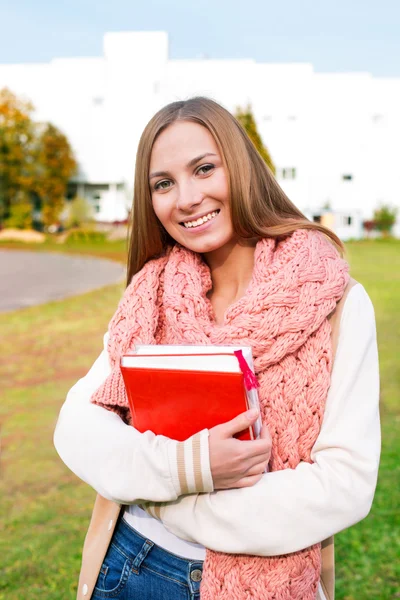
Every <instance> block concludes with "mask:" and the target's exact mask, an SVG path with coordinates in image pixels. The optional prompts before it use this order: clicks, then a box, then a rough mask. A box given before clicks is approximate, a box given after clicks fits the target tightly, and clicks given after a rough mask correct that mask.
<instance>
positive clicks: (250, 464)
mask: <svg viewBox="0 0 400 600" xmlns="http://www.w3.org/2000/svg"><path fill="white" fill-rule="evenodd" d="M269 458H270V456H269V454H263V455H262V456H255V457H254V458H252V459H251V460H249V461H247V463H246V465H245V467H244V470H243V474H244V475H248V474H249V471H252V470H254V469H257V468H258V473H261V472H262V471H265V469H266V467H267V465H268V462H269ZM251 475H254V473H251Z"/></svg>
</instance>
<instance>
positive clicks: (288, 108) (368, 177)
mask: <svg viewBox="0 0 400 600" xmlns="http://www.w3.org/2000/svg"><path fill="white" fill-rule="evenodd" d="M2 87H8V88H9V89H11V90H12V91H13V92H14V93H16V94H18V95H21V96H24V97H25V98H27V99H30V100H31V101H32V102H33V104H34V105H35V107H36V109H37V112H36V118H38V119H43V120H49V121H52V122H53V123H54V124H56V125H57V126H58V127H60V128H61V129H62V130H63V131H64V132H65V133H66V135H67V136H68V138H69V140H70V142H71V144H72V146H73V148H74V151H75V153H76V157H77V159H78V162H79V166H80V168H79V174H78V177H77V178H76V180H75V183H76V185H77V187H78V188H79V189H78V192H79V193H80V194H84V195H85V196H86V197H87V198H89V199H90V200H92V201H93V203H94V204H95V206H96V210H97V218H98V219H99V220H104V221H113V220H121V219H124V218H125V216H126V211H127V207H128V206H129V205H130V203H131V195H132V185H133V176H134V162H135V152H136V147H137V143H138V140H139V137H140V134H141V131H142V130H143V127H144V126H145V124H146V123H147V121H148V120H149V119H150V117H151V116H152V115H153V114H154V112H155V111H156V110H157V109H158V108H160V107H161V106H163V105H164V104H166V103H168V102H171V101H174V100H181V99H185V98H188V97H190V96H193V95H207V96H210V97H212V98H214V99H215V100H217V101H219V102H221V103H222V104H223V105H224V106H225V107H226V108H228V109H229V110H231V111H234V110H235V108H236V106H238V105H242V106H244V105H246V104H247V103H251V105H252V107H253V111H254V114H255V117H256V120H257V123H258V127H259V131H260V133H261V135H262V138H263V140H264V143H265V144H266V145H267V147H268V148H269V150H270V153H271V155H272V158H273V160H274V162H275V165H276V166H277V178H278V181H279V182H280V184H281V185H282V187H283V188H284V190H285V191H286V193H287V194H288V195H289V197H290V198H291V199H292V200H293V201H294V202H295V203H296V204H297V205H298V206H299V208H300V209H302V210H304V211H305V212H306V213H307V214H309V215H314V216H315V217H316V218H318V215H319V214H320V212H321V207H323V206H325V205H327V204H329V206H330V207H331V208H332V209H333V211H334V212H335V213H338V215H340V217H339V221H340V234H341V236H342V238H343V239H346V238H348V237H357V231H358V230H359V229H360V228H359V227H358V226H357V227H354V224H355V223H356V222H357V223H359V222H361V221H362V219H368V218H371V216H372V213H373V210H374V208H376V207H377V206H378V205H379V204H380V203H385V204H390V205H397V206H400V169H399V166H398V165H399V162H400V149H399V141H398V140H399V139H400V111H399V106H400V78H390V79H389V78H376V77H373V76H372V75H370V74H369V73H315V72H314V70H313V66H312V65H311V64H303V63H298V64H296V63H293V64H270V63H256V62H255V61H254V60H249V59H246V60H209V59H201V60H170V59H169V57H168V35H167V33H165V32H124V33H107V34H106V35H105V36H104V55H103V57H98V58H73V59H54V60H52V61H51V62H50V63H47V64H21V65H19V64H18V65H0V88H2ZM346 223H348V227H349V229H346V227H347V226H346ZM350 230H351V231H350ZM338 233H339V231H338ZM396 233H397V235H399V236H400V225H399V224H398V225H397V230H396Z"/></svg>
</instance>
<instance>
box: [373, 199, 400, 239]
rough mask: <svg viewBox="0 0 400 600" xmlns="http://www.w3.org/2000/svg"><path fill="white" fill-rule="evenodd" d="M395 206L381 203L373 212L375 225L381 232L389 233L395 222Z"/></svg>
mask: <svg viewBox="0 0 400 600" xmlns="http://www.w3.org/2000/svg"><path fill="white" fill-rule="evenodd" d="M396 216H397V208H395V207H391V206H389V205H388V204H382V205H381V206H380V207H379V208H377V209H376V210H375V212H374V222H375V227H376V229H378V231H382V233H383V234H385V235H389V234H390V232H391V230H392V227H393V225H394V224H395V223H396Z"/></svg>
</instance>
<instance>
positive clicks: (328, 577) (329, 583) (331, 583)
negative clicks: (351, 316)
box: [321, 279, 357, 600]
mask: <svg viewBox="0 0 400 600" xmlns="http://www.w3.org/2000/svg"><path fill="white" fill-rule="evenodd" d="M355 285H357V281H355V280H354V279H350V281H349V283H348V284H347V287H346V289H345V291H344V294H343V296H342V298H341V299H340V301H339V302H338V303H337V305H336V308H335V310H334V311H333V313H331V315H330V316H329V322H330V324H331V327H332V360H333V361H334V360H335V356H336V350H337V346H338V341H339V331H340V319H341V316H342V312H343V307H344V304H345V302H346V298H347V296H348V294H349V292H350V290H351V288H352V287H354V286H355ZM321 550H322V569H321V587H322V590H323V592H324V594H325V596H326V600H334V599H335V544H334V538H333V535H332V536H331V537H329V538H327V539H326V540H324V541H323V542H322V544H321Z"/></svg>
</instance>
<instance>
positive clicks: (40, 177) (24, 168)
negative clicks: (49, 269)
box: [0, 89, 76, 226]
mask: <svg viewBox="0 0 400 600" xmlns="http://www.w3.org/2000/svg"><path fill="white" fill-rule="evenodd" d="M32 114H33V106H32V105H31V104H30V103H29V102H24V101H22V100H21V99H19V98H17V96H15V95H14V94H13V93H12V92H10V91H9V90H7V89H3V90H0V222H1V221H3V220H4V219H7V218H8V217H9V216H10V212H11V211H12V210H13V209H12V206H13V205H17V204H20V203H21V201H20V200H19V196H20V195H21V193H22V194H24V195H25V197H30V198H33V197H35V198H36V199H38V201H39V204H40V207H41V209H42V221H43V223H44V225H45V226H48V225H51V224H53V223H56V222H57V220H58V217H59V215H60V213H61V211H62V208H63V204H64V196H65V191H66V186H67V183H68V180H69V179H70V177H71V176H72V175H73V173H74V171H75V169H76V162H75V159H74V156H73V153H72V150H71V147H70V145H69V143H68V140H67V138H66V137H65V135H64V134H62V133H61V132H60V131H59V130H58V129H57V128H56V127H55V126H54V125H52V124H51V123H38V122H35V121H34V120H33V118H32Z"/></svg>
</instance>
